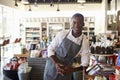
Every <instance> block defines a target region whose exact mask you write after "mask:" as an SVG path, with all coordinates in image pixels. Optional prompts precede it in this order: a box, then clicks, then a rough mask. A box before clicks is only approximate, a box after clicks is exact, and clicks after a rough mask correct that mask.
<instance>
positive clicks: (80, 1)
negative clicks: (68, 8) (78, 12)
mask: <svg viewBox="0 0 120 80" xmlns="http://www.w3.org/2000/svg"><path fill="white" fill-rule="evenodd" d="M77 2H78V3H85V2H86V0H77Z"/></svg>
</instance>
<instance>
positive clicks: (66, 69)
mask: <svg viewBox="0 0 120 80" xmlns="http://www.w3.org/2000/svg"><path fill="white" fill-rule="evenodd" d="M56 69H57V73H58V74H61V75H62V76H64V75H66V74H69V73H71V72H73V71H74V68H72V67H68V66H65V65H62V64H60V63H56Z"/></svg>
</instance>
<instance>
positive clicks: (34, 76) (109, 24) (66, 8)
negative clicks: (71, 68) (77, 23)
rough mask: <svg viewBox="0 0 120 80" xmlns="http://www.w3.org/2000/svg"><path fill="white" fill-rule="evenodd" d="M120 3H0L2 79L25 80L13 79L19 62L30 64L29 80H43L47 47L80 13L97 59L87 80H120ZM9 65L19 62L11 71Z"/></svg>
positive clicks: (86, 0)
mask: <svg viewBox="0 0 120 80" xmlns="http://www.w3.org/2000/svg"><path fill="white" fill-rule="evenodd" d="M119 4H120V1H119V0H7V1H6V0H0V61H1V64H0V66H1V74H0V75H1V78H2V79H3V80H25V79H18V76H14V77H13V75H16V73H18V63H25V62H27V63H28V64H24V65H23V66H26V67H27V69H28V71H29V79H26V80H43V73H44V67H45V63H46V58H47V47H48V46H49V44H50V43H51V41H52V40H53V38H54V37H55V36H56V34H57V33H58V32H59V31H61V30H69V29H70V28H71V24H70V23H71V17H72V15H73V14H74V13H77V12H78V13H82V14H83V15H84V17H85V21H84V22H85V26H84V29H83V34H85V35H87V37H88V39H89V44H90V53H91V55H92V56H94V58H93V57H91V60H93V61H91V62H90V66H91V67H89V69H88V72H89V74H87V75H86V76H85V79H84V80H99V79H101V76H102V78H103V77H104V78H106V79H103V80H114V79H113V78H115V80H119V79H120V71H119V70H120V64H119V65H117V64H116V60H117V59H118V55H119V51H120V6H119ZM10 61H11V62H17V63H15V64H16V67H15V68H12V70H11V68H10V64H8V63H9V62H10ZM94 63H95V65H94ZM102 63H103V64H104V66H103V65H101V64H102ZM93 65H94V66H93ZM21 68H22V67H21ZM3 69H5V70H3ZM10 70H11V71H12V72H9V71H10ZM101 70H103V71H101ZM96 72H100V73H98V75H95V74H96ZM12 73H13V74H12ZM9 74H11V75H12V76H10V75H9ZM103 74H104V75H103ZM25 75H28V74H25ZM12 78H14V79H12ZM95 78H99V79H95ZM77 80H78V79H77Z"/></svg>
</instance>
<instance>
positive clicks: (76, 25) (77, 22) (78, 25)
mask: <svg viewBox="0 0 120 80" xmlns="http://www.w3.org/2000/svg"><path fill="white" fill-rule="evenodd" d="M83 26H84V16H83V15H82V14H80V13H76V14H74V15H73V16H72V30H73V32H74V33H75V34H80V33H82V29H83Z"/></svg>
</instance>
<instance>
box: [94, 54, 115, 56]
mask: <svg viewBox="0 0 120 80" xmlns="http://www.w3.org/2000/svg"><path fill="white" fill-rule="evenodd" d="M92 55H94V56H115V54H92Z"/></svg>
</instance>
